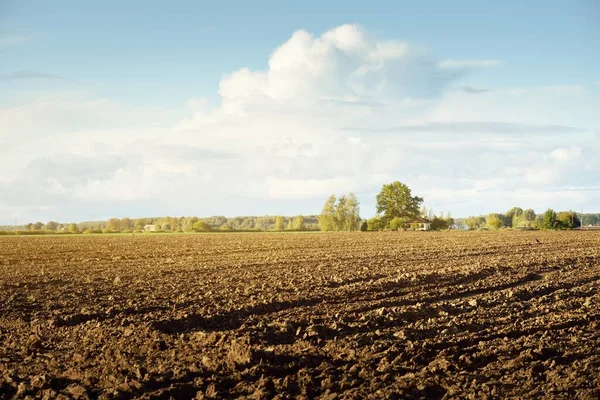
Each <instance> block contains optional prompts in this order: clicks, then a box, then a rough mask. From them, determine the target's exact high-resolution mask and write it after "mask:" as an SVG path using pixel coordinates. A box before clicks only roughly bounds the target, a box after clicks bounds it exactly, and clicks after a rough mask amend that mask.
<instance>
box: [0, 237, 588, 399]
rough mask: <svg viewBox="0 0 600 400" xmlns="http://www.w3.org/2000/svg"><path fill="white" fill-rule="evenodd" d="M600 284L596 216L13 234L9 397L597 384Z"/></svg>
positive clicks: (0, 265)
mask: <svg viewBox="0 0 600 400" xmlns="http://www.w3.org/2000/svg"><path fill="white" fill-rule="evenodd" d="M536 238H537V239H539V241H540V243H537V241H536V240H535V239H536ZM599 290H600V232H548V233H540V232H500V233H468V232H449V233H431V232H415V233H411V232H406V233H400V232H389V233H355V234H228V235H227V234H215V235H150V236H148V235H138V236H133V237H131V236H129V235H128V236H77V237H4V238H0V304H1V305H2V308H1V309H0V399H10V398H26V397H29V398H48V399H49V398H56V397H58V396H63V398H74V399H86V398H102V399H109V398H110V399H117V398H118V399H126V398H134V397H135V398H145V399H150V398H165V399H167V398H194V397H196V398H239V397H248V398H255V399H263V398H264V399H270V398H307V399H309V398H310V399H312V398H323V399H334V398H340V399H345V398H352V399H354V398H356V399H363V398H373V399H380V398H398V399H401V398H427V399H430V398H446V399H450V398H457V399H458V398H461V399H462V398H472V399H486V398H489V399H491V398H506V397H514V398H530V399H531V398H564V399H573V398H582V399H585V398H589V399H597V398H600V373H599V372H598V371H600V319H599V315H600V293H599Z"/></svg>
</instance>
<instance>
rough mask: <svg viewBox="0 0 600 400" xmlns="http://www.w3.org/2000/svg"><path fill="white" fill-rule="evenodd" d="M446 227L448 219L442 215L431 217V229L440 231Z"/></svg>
mask: <svg viewBox="0 0 600 400" xmlns="http://www.w3.org/2000/svg"><path fill="white" fill-rule="evenodd" d="M446 229H448V220H447V219H445V218H442V217H437V216H436V217H433V219H432V220H431V230H432V231H442V230H446Z"/></svg>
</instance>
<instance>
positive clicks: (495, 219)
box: [486, 214, 504, 229]
mask: <svg viewBox="0 0 600 400" xmlns="http://www.w3.org/2000/svg"><path fill="white" fill-rule="evenodd" d="M486 223H487V226H488V227H489V228H491V229H500V228H502V226H503V225H504V223H503V222H502V219H500V217H499V216H498V214H490V215H489V216H488V217H487V219H486Z"/></svg>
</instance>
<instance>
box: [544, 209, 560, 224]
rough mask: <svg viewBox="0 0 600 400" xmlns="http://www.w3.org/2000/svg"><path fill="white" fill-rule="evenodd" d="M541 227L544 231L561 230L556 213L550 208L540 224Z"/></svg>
mask: <svg viewBox="0 0 600 400" xmlns="http://www.w3.org/2000/svg"><path fill="white" fill-rule="evenodd" d="M540 227H541V228H542V229H559V228H560V222H559V221H558V217H557V215H556V212H555V211H554V210H553V209H551V208H549V209H548V210H546V212H545V213H544V216H543V218H542V223H541V224H540Z"/></svg>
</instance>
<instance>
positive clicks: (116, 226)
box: [106, 218, 121, 232]
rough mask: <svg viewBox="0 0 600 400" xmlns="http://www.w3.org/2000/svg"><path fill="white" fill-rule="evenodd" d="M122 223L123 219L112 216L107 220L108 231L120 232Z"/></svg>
mask: <svg viewBox="0 0 600 400" xmlns="http://www.w3.org/2000/svg"><path fill="white" fill-rule="evenodd" d="M120 225H121V221H119V219H118V218H111V219H109V220H108V221H107V222H106V231H107V232H119V231H120V230H121V229H120Z"/></svg>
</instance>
